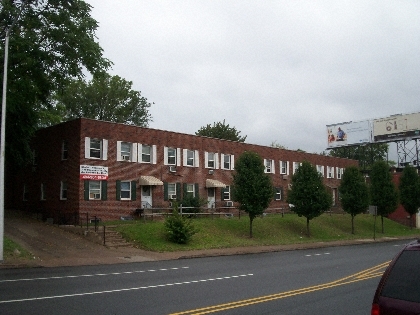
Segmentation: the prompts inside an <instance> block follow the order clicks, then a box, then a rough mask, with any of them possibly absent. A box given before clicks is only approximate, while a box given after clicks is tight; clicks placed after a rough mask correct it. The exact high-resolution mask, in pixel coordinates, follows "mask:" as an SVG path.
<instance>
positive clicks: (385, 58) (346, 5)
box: [86, 0, 420, 153]
mask: <svg viewBox="0 0 420 315" xmlns="http://www.w3.org/2000/svg"><path fill="white" fill-rule="evenodd" d="M86 2H88V3H89V4H91V5H92V6H93V9H92V16H93V18H94V19H96V20H97V21H98V22H99V29H98V31H97V36H98V40H99V43H100V45H101V47H102V48H103V49H104V56H105V57H106V58H109V59H110V60H111V61H112V62H113V63H114V65H113V68H112V70H111V71H110V73H111V74H112V75H119V76H121V77H123V78H124V79H126V80H129V81H132V82H133V89H134V90H137V91H141V94H142V96H144V97H146V98H147V99H148V100H149V101H150V102H154V105H152V107H151V109H150V113H151V115H152V117H153V121H152V122H151V123H150V124H149V127H151V128H156V129H163V130H169V131H175V132H182V133H189V134H194V133H195V132H196V131H197V130H198V129H200V127H202V126H205V125H207V124H213V122H218V121H223V120H226V123H227V124H229V125H230V126H231V127H235V128H236V129H237V130H239V131H241V135H242V136H245V135H246V136H247V139H246V142H247V143H253V144H260V145H270V144H271V143H272V142H274V141H275V142H277V143H278V144H280V145H283V146H285V147H287V148H288V149H292V150H295V149H302V150H305V151H307V152H315V153H319V152H322V151H324V149H325V148H326V147H327V141H326V125H329V124H335V123H342V122H348V121H360V120H366V119H374V118H381V117H386V116H389V115H393V114H399V113H403V114H406V113H413V112H419V111H420V1H418V0H412V1H403V0H397V1H386V0H378V1H370V0H362V1H357V0H351V1H343V0H336V1H332V0H331V1H313V0H308V1H297V0H290V1H264V0H258V1H255V0H254V1H247V0H221V1H219V0H191V1H183V0H176V1H175V0H174V1H166V0H161V1H159V0H142V1H139V0H120V1H115V0H86Z"/></svg>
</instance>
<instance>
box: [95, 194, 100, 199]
mask: <svg viewBox="0 0 420 315" xmlns="http://www.w3.org/2000/svg"><path fill="white" fill-rule="evenodd" d="M93 199H101V194H93Z"/></svg>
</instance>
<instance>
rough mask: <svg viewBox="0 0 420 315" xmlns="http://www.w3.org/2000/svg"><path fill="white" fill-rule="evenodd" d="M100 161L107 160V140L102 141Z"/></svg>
mask: <svg viewBox="0 0 420 315" xmlns="http://www.w3.org/2000/svg"><path fill="white" fill-rule="evenodd" d="M102 160H108V140H107V139H103V140H102Z"/></svg>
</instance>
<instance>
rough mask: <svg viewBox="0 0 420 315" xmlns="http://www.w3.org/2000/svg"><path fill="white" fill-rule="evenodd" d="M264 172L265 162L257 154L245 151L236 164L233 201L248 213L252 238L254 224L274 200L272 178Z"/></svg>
mask: <svg viewBox="0 0 420 315" xmlns="http://www.w3.org/2000/svg"><path fill="white" fill-rule="evenodd" d="M264 170H265V167H264V163H263V160H262V159H261V157H260V156H259V155H258V154H257V153H255V152H250V151H245V152H244V153H242V154H241V156H240V157H239V158H238V160H237V161H236V162H235V172H234V174H233V183H232V200H234V201H237V202H239V203H240V206H239V209H240V210H244V211H245V212H247V213H248V215H249V236H250V237H251V238H252V222H253V221H254V219H255V217H256V216H258V215H262V214H263V212H264V210H265V209H267V207H268V205H269V204H270V201H271V199H272V198H273V189H274V188H273V185H272V184H271V178H270V177H269V175H268V174H266V173H265V172H264Z"/></svg>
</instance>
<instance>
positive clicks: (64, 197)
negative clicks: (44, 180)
mask: <svg viewBox="0 0 420 315" xmlns="http://www.w3.org/2000/svg"><path fill="white" fill-rule="evenodd" d="M60 200H67V183H66V182H63V181H62V182H61V184H60Z"/></svg>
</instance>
